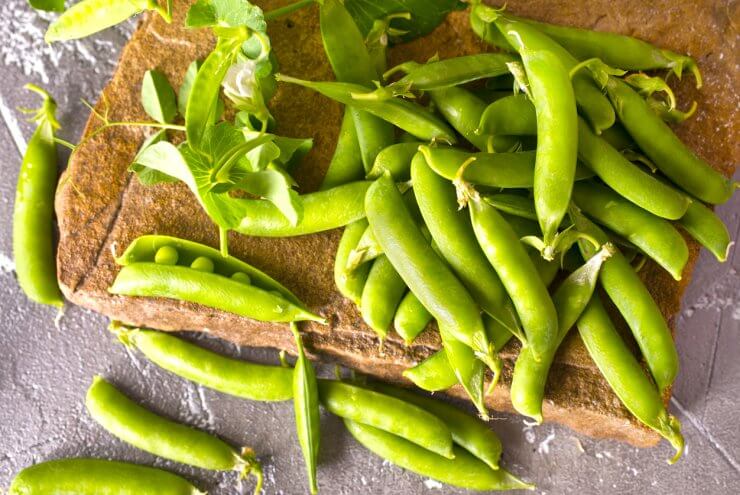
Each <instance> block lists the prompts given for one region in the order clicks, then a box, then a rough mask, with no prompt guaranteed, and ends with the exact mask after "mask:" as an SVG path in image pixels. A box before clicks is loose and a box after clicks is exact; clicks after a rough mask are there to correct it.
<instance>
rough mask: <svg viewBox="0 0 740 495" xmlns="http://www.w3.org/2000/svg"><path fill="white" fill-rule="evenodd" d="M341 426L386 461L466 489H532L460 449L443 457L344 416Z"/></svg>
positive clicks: (503, 470)
mask: <svg viewBox="0 0 740 495" xmlns="http://www.w3.org/2000/svg"><path fill="white" fill-rule="evenodd" d="M344 425H345V426H346V427H347V429H348V430H349V432H350V433H351V434H352V436H353V437H354V438H355V440H357V441H358V442H359V443H360V444H362V445H363V446H364V447H365V448H367V449H368V450H370V451H371V452H373V453H374V454H376V455H378V456H380V457H382V458H383V459H387V460H388V461H390V462H392V463H393V464H396V465H397V466H400V467H402V468H404V469H408V470H409V471H412V472H414V473H417V474H420V475H422V476H428V477H430V478H432V479H435V480H438V481H441V482H443V483H447V484H448V485H453V486H458V487H461V488H467V489H469V490H532V489H534V485H531V484H529V483H525V482H523V481H522V480H520V479H519V478H517V477H516V476H514V475H513V474H511V473H509V472H508V471H506V470H505V469H503V468H502V469H497V470H493V469H491V468H490V467H488V466H487V465H486V464H485V463H483V461H481V460H479V459H477V458H476V457H474V456H473V455H472V454H469V453H468V452H467V451H465V450H464V449H462V448H459V447H456V448H455V449H454V456H455V458H454V459H446V458H444V457H442V456H440V455H437V454H435V453H434V452H430V451H428V450H425V449H423V448H421V447H418V446H416V445H414V444H413V443H411V442H409V441H407V440H404V439H403V438H401V437H398V436H395V435H392V434H390V433H386V432H384V431H382V430H379V429H377V428H373V427H372V426H366V425H362V424H359V423H356V422H354V421H351V420H348V419H345V420H344Z"/></svg>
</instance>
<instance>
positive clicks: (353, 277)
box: [334, 218, 370, 306]
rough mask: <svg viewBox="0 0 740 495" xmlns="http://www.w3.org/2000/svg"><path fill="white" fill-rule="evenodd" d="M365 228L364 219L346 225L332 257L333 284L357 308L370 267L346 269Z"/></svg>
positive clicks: (367, 265)
mask: <svg viewBox="0 0 740 495" xmlns="http://www.w3.org/2000/svg"><path fill="white" fill-rule="evenodd" d="M367 227H368V223H367V220H365V219H364V218H363V219H362V220H358V221H356V222H353V223H351V224H349V225H347V226H346V227H345V228H344V232H343V233H342V238H341V239H340V240H339V246H338V247H337V253H336V255H335V257H334V283H335V284H336V286H337V288H338V289H339V292H340V293H341V294H342V295H343V296H344V297H346V298H347V299H349V300H351V301H352V302H353V303H355V304H356V305H358V306H359V305H360V300H361V299H362V290H363V288H364V287H365V282H366V281H367V277H368V273H369V272H370V265H369V264H366V265H364V266H358V267H357V268H355V269H354V270H349V269H347V262H348V260H349V256H350V254H351V253H352V251H354V249H355V248H356V247H357V244H358V243H359V241H360V239H361V238H362V234H363V233H364V232H365V230H367Z"/></svg>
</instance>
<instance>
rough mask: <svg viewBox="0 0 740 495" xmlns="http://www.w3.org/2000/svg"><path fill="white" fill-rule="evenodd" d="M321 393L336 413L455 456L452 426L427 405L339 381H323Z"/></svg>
mask: <svg viewBox="0 0 740 495" xmlns="http://www.w3.org/2000/svg"><path fill="white" fill-rule="evenodd" d="M319 394H320V396H321V403H322V404H323V405H324V407H326V409H327V410H328V411H329V412H331V413H332V414H336V415H337V416H339V417H341V418H345V419H348V420H351V421H356V422H358V423H361V424H363V425H368V426H372V427H374V428H378V429H380V430H383V431H386V432H388V433H391V434H393V435H397V436H399V437H401V438H405V439H406V440H407V441H409V442H411V443H414V444H416V445H418V446H420V447H422V448H423V449H425V450H428V451H430V452H434V453H436V454H437V455H439V456H442V457H447V458H452V457H453V453H452V434H451V433H450V429H449V428H448V427H447V425H445V423H444V422H443V421H442V420H441V419H439V418H437V417H436V416H435V415H433V414H432V413H430V412H427V411H426V410H424V408H421V407H418V406H416V405H414V404H413V403H409V402H407V401H403V400H400V399H397V398H395V397H392V396H390V395H386V394H382V393H379V392H376V391H374V390H370V389H367V388H363V387H359V386H356V385H350V384H349V383H343V382H340V381H336V380H320V381H319Z"/></svg>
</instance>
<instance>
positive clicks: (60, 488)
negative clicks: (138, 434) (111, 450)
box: [8, 459, 205, 495]
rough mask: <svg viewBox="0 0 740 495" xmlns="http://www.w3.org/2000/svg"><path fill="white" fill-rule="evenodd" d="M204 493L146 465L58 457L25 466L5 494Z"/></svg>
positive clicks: (183, 481)
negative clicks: (53, 459)
mask: <svg viewBox="0 0 740 495" xmlns="http://www.w3.org/2000/svg"><path fill="white" fill-rule="evenodd" d="M37 493H38V494H49V493H75V494H79V495H99V494H101V493H116V494H119V495H205V492H201V491H200V490H198V489H197V488H195V487H194V486H193V485H191V484H190V483H189V482H188V481H186V480H185V479H184V478H181V477H180V476H177V475H175V474H172V473H169V472H167V471H163V470H161V469H155V468H151V467H146V466H138V465H136V464H129V463H127V462H118V461H106V460H102V459H59V460H55V461H47V462H42V463H39V464H36V465H34V466H30V467H27V468H25V469H24V470H23V471H21V472H20V473H18V474H17V475H16V477H15V478H14V479H13V482H12V483H11V484H10V488H9V489H8V495H29V494H37Z"/></svg>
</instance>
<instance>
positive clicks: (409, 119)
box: [275, 74, 456, 143]
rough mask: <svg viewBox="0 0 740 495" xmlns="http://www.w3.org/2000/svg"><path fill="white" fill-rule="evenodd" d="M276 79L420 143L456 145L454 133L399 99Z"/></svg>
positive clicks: (330, 84) (355, 88) (347, 86)
mask: <svg viewBox="0 0 740 495" xmlns="http://www.w3.org/2000/svg"><path fill="white" fill-rule="evenodd" d="M275 77H276V78H277V80H278V81H283V82H287V83H292V84H297V85H299V86H303V87H306V88H309V89H312V90H314V91H317V92H319V93H321V94H323V95H324V96H327V97H329V98H331V99H333V100H336V101H338V102H340V103H343V104H345V105H351V106H352V107H353V108H355V109H356V110H361V111H364V112H368V113H371V114H373V115H375V116H376V117H379V118H381V119H383V120H385V121H386V122H390V123H391V124H393V125H395V126H396V127H399V128H401V129H403V130H404V131H406V132H408V133H409V134H412V135H414V136H416V137H417V138H419V139H421V140H424V141H431V140H441V141H446V142H449V143H454V142H455V141H456V138H455V133H454V131H452V129H450V128H449V126H448V125H447V124H445V123H444V122H443V121H441V120H440V119H439V118H437V117H435V116H434V115H433V114H432V113H430V112H429V111H428V110H427V109H425V108H424V107H422V106H420V105H419V104H417V103H413V102H411V101H408V100H404V99H400V98H389V99H378V98H375V97H369V96H370V95H371V93H372V91H371V90H369V89H367V88H366V87H364V86H361V85H358V84H352V83H343V82H312V81H303V80H301V79H296V78H294V77H289V76H286V75H284V74H276V75H275ZM365 96H368V97H365Z"/></svg>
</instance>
